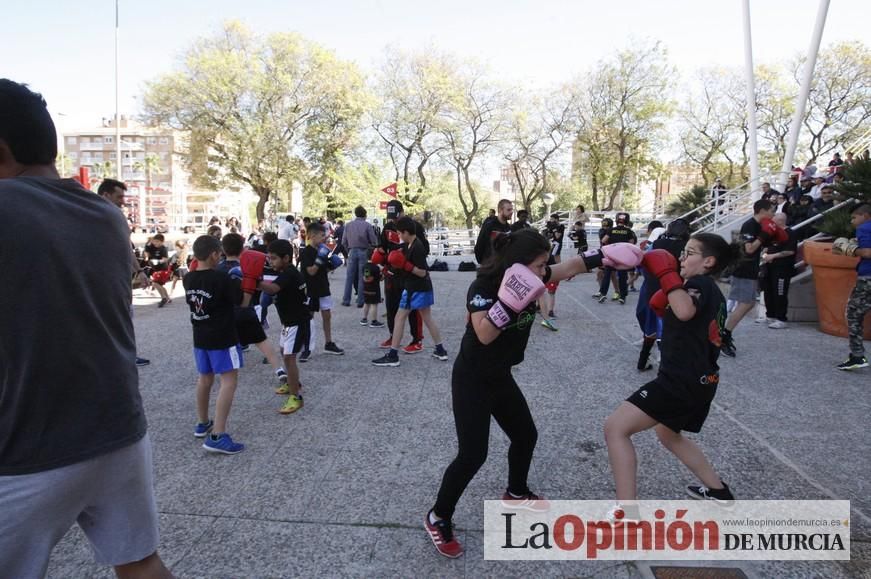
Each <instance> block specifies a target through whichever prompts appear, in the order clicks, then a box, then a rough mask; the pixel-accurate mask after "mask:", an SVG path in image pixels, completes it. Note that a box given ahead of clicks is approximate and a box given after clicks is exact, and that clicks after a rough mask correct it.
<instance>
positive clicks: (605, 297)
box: [598, 296, 608, 304]
mask: <svg viewBox="0 0 871 579" xmlns="http://www.w3.org/2000/svg"><path fill="white" fill-rule="evenodd" d="M598 299H599V303H600V304H604V303H605V302H606V301H607V300H608V296H599V298H598Z"/></svg>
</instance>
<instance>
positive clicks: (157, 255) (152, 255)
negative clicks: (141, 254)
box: [145, 243, 169, 271]
mask: <svg viewBox="0 0 871 579" xmlns="http://www.w3.org/2000/svg"><path fill="white" fill-rule="evenodd" d="M145 253H147V254H148V259H149V262H150V261H151V260H160V259H166V258H168V257H169V250H168V249H167V248H166V246H165V245H161V246H160V247H157V246H156V245H153V244H151V243H149V244H148V245H146V246H145ZM150 265H152V268H153V269H154V271H162V270H164V269H166V268H167V267H169V263H168V262H164V263H157V264H155V263H151V264H150Z"/></svg>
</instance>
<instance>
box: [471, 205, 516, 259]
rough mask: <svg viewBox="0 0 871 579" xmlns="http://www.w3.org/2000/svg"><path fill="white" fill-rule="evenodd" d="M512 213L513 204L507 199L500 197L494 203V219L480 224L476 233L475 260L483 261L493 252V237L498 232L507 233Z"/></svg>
mask: <svg viewBox="0 0 871 579" xmlns="http://www.w3.org/2000/svg"><path fill="white" fill-rule="evenodd" d="M512 213H514V204H513V203H511V201H509V200H508V199H501V200H500V201H499V204H498V205H496V219H488V220H486V221H484V223H483V224H482V225H481V231H480V232H479V233H478V241H476V242H475V261H477V262H478V264H481V263H484V260H486V259H487V258H488V257H490V254H491V253H492V252H493V238H494V237H496V236H497V235H499V234H500V233H508V232H509V231H510V230H511V226H510V225H509V223H508V222H509V221H511V214H512Z"/></svg>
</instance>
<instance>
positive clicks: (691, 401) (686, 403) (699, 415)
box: [626, 377, 717, 432]
mask: <svg viewBox="0 0 871 579" xmlns="http://www.w3.org/2000/svg"><path fill="white" fill-rule="evenodd" d="M716 393H717V386H716V384H706V385H702V384H698V385H695V386H692V387H691V388H690V387H687V386H674V387H673V386H671V385H666V384H665V382H664V381H663V379H662V378H660V377H657V378H654V379H653V380H652V381H650V382H648V383H647V384H645V385H644V386H642V387H641V388H639V389H638V390H636V391H635V393H634V394H632V395H631V396H630V397H629V398H627V399H626V401H627V402H630V403H632V404H634V405H635V406H637V407H638V408H640V409H641V411H642V412H644V413H645V414H647V415H648V416H650V417H651V418H653V419H655V420H656V421H657V422H659V423H660V424H664V425H665V426H667V427H668V428H670V429H671V430H674V431H675V432H680V431H681V430H686V431H687V432H699V431H700V430H701V429H702V425H703V424H704V423H705V419H706V418H707V417H708V411H709V410H710V409H711V401H712V400H713V399H714V395H715V394H716Z"/></svg>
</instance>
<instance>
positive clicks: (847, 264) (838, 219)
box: [804, 159, 871, 339]
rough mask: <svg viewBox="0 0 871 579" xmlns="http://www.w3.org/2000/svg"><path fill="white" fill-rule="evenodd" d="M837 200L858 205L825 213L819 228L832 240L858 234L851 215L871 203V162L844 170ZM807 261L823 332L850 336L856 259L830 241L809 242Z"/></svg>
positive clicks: (869, 333) (870, 321)
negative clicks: (849, 302) (849, 309)
mask: <svg viewBox="0 0 871 579" xmlns="http://www.w3.org/2000/svg"><path fill="white" fill-rule="evenodd" d="M835 192H836V195H837V201H838V202H841V201H844V200H845V199H855V200H856V203H853V204H852V205H849V206H847V207H844V208H842V209H840V210H838V211H832V212H831V213H828V214H826V215H825V216H824V217H823V219H821V220H820V222H819V224H817V226H816V228H817V230H818V231H821V232H823V233H825V234H827V235H830V236H831V237H832V238H838V237H846V238H850V237H853V236H854V235H855V231H854V230H853V227H852V225H850V213H851V212H852V211H853V209H855V208H856V207H858V206H859V205H860V204H862V203H869V202H871V161H869V160H866V159H859V160H856V161H855V162H854V163H852V164H850V165H847V166H846V167H845V170H844V181H843V182H842V183H840V184H838V185H837V186H836V187H835ZM804 259H805V261H807V263H809V264H810V265H811V266H812V267H813V275H814V288H815V290H816V299H817V312H818V314H819V319H820V329H821V330H822V331H823V332H825V333H827V334H832V335H835V336H842V337H846V336H847V321H846V319H845V314H844V310H845V308H846V306H847V300H848V299H849V297H850V292H851V291H852V289H853V286H854V285H855V284H856V264H857V263H858V262H859V258H857V257H847V256H846V255H835V254H833V253H832V243H831V242H821V241H806V242H805V244H804ZM865 338H866V339H871V314H869V316H867V317H866V318H865Z"/></svg>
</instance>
